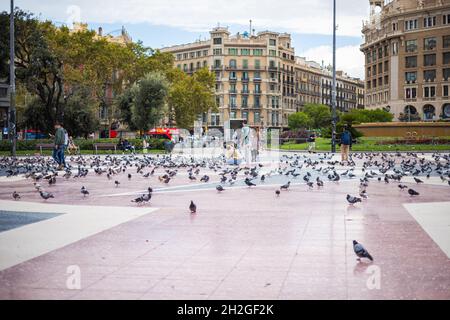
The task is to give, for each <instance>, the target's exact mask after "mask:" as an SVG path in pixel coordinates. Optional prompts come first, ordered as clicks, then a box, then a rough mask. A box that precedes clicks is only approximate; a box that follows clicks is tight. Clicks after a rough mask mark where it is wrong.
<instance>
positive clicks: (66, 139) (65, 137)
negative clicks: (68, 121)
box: [64, 129, 69, 146]
mask: <svg viewBox="0 0 450 320" xmlns="http://www.w3.org/2000/svg"><path fill="white" fill-rule="evenodd" d="M64 145H65V146H68V145H69V134H68V133H67V130H66V129H64Z"/></svg>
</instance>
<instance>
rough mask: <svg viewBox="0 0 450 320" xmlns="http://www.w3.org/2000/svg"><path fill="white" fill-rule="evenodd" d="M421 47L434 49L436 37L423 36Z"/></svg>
mask: <svg viewBox="0 0 450 320" xmlns="http://www.w3.org/2000/svg"><path fill="white" fill-rule="evenodd" d="M423 48H424V49H425V50H434V48H436V37H431V38H425V39H424V46H423Z"/></svg>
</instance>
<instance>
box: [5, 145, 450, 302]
mask: <svg viewBox="0 0 450 320" xmlns="http://www.w3.org/2000/svg"><path fill="white" fill-rule="evenodd" d="M203 152H205V151H203ZM442 155H444V154H442ZM202 156H203V157H206V158H204V159H206V160H205V162H204V164H205V165H203V166H202V165H200V164H201V163H202V160H201V159H202V158H201V157H202ZM212 156H216V157H217V156H218V155H215V154H207V153H206V154H205V153H204V154H203V155H202V154H198V152H197V153H196V154H195V155H194V157H193V158H195V159H194V161H195V162H196V163H197V164H199V165H198V166H196V167H195V168H197V169H199V171H198V173H197V174H195V173H194V174H193V175H194V176H195V177H196V180H193V179H192V180H191V179H189V178H188V168H189V166H184V165H180V164H181V163H183V161H192V160H193V159H192V158H191V155H190V154H189V153H183V154H176V155H173V156H172V160H173V163H176V164H177V166H176V167H171V168H168V167H164V165H157V164H156V163H155V162H152V163H151V164H149V165H148V166H146V167H145V168H144V169H143V170H142V172H141V173H137V169H136V166H135V164H137V163H138V162H139V160H137V159H143V156H137V157H136V158H134V157H131V156H128V155H125V156H122V155H117V156H114V157H116V158H118V159H121V160H120V161H122V162H121V165H123V166H126V169H125V171H120V172H119V173H117V174H115V175H114V176H113V177H112V178H111V179H108V178H107V177H106V173H103V174H96V173H95V172H94V169H95V167H96V166H89V163H90V161H91V162H92V161H93V160H92V159H93V156H83V158H85V163H83V164H82V165H81V166H84V167H86V168H88V170H89V174H87V175H86V177H81V178H74V177H70V178H68V179H66V178H64V177H63V175H64V172H63V171H60V172H58V176H57V178H56V179H57V180H56V183H55V184H54V185H51V186H49V185H48V183H47V181H46V180H45V179H42V180H41V181H40V182H39V184H40V185H41V186H42V188H43V189H45V191H47V192H51V193H52V194H53V195H54V198H50V199H48V200H43V199H42V198H41V196H40V194H39V192H37V191H36V186H35V185H34V184H33V182H34V181H33V179H32V178H26V177H25V175H24V174H18V175H14V176H11V177H6V175H3V176H1V177H0V225H1V227H2V228H0V299H450V259H449V257H450V197H449V196H450V186H449V184H448V183H447V182H444V181H442V180H441V178H440V177H439V175H438V174H435V173H432V174H431V175H430V177H429V178H427V177H426V176H425V174H420V175H418V176H417V177H419V178H420V179H421V180H423V183H420V184H417V183H416V182H415V181H414V179H413V176H412V175H407V176H405V177H403V178H402V180H401V184H403V185H406V186H408V187H409V188H413V189H414V190H416V191H418V192H419V193H420V195H419V196H414V197H412V196H410V195H409V194H408V192H407V191H404V190H400V189H399V187H398V184H399V183H398V182H396V181H394V180H391V181H389V183H386V182H385V181H384V179H383V178H384V174H382V173H380V172H379V167H376V166H373V167H366V168H364V167H363V163H364V162H365V161H368V158H367V155H360V157H358V156H354V157H353V160H354V161H355V165H354V166H353V167H349V166H342V165H341V164H340V163H338V162H337V161H336V160H339V158H338V157H337V156H334V157H333V156H331V155H329V154H327V155H325V154H307V153H296V154H295V153H286V154H280V153H270V152H266V153H263V154H262V155H261V162H260V163H259V164H252V165H250V166H249V167H248V168H245V165H241V168H243V169H242V170H241V171H239V173H238V174H237V177H236V179H235V182H234V183H233V184H232V185H230V183H229V182H228V181H227V182H222V186H223V187H224V188H225V191H223V192H218V191H217V190H216V186H217V185H218V184H220V183H221V181H220V180H221V177H222V176H221V175H219V173H221V172H223V171H222V170H232V169H233V167H228V166H227V165H225V164H222V163H221V162H220V160H219V158H215V159H214V160H211V159H212V158H211V157H212ZM447 156H448V154H447ZM147 157H148V158H150V157H151V158H152V159H156V155H151V156H150V155H149V156H147ZM163 157H164V156H162V155H161V156H160V157H159V158H160V159H162V158H163ZM370 157H372V158H371V162H372V164H373V163H374V161H376V160H378V161H379V162H380V161H381V160H380V159H381V155H380V154H375V155H371V156H370ZM385 157H386V158H389V159H393V160H394V161H395V162H396V163H397V165H399V164H400V163H401V161H407V159H410V161H414V160H418V161H420V159H423V161H435V159H433V155H432V154H418V155H415V156H413V155H406V154H402V155H395V154H390V155H387V156H385ZM89 158H91V160H89ZM100 159H102V160H101V162H102V163H105V162H106V158H105V156H101V157H100ZM183 159H184V160H183ZM278 159H280V160H281V161H280V162H278ZM71 160H72V161H71V162H70V163H71V165H72V167H73V168H74V169H73V170H72V171H73V173H76V172H77V169H76V168H77V166H79V165H80V164H79V163H80V161H79V160H77V159H76V158H75V157H73V158H72V159H71ZM77 161H78V162H79V163H78V164H77V163H76V162H77ZM152 161H155V160H152ZM438 161H441V163H442V164H443V165H448V161H445V160H444V159H442V158H440V160H438ZM127 162H128V163H127ZM418 163H419V162H418ZM97 164H98V162H97ZM116 164H117V163H116ZM253 167H254V168H255V169H254V171H253V172H255V171H256V172H257V174H258V175H257V176H256V177H254V179H253V180H252V181H253V182H254V183H255V184H256V186H255V187H248V186H247V185H246V184H245V183H244V179H245V178H246V177H248V176H249V174H251V172H252V170H251V168H253ZM195 168H194V170H195ZM291 168H296V169H295V170H296V171H295V172H296V173H298V174H299V175H298V176H297V177H293V176H287V175H286V172H288V171H289V170H290V169H291ZM319 168H322V169H325V168H332V169H330V172H329V173H331V172H332V171H336V173H337V174H338V175H340V177H341V179H340V180H339V181H330V180H329V179H327V175H328V174H329V173H328V174H327V173H324V171H323V170H322V169H321V170H319ZM350 168H353V170H352V172H353V173H354V175H355V177H353V178H349V177H348V175H345V174H344V173H345V172H346V171H348V170H349V169H350ZM153 169H155V171H154V174H153V175H150V176H149V177H147V178H146V177H144V176H143V175H144V174H145V173H147V172H150V171H151V170H153ZM174 170H177V172H176V175H174V176H173V177H172V179H171V180H170V182H169V183H167V184H166V183H164V182H163V181H161V180H160V179H159V178H158V177H161V176H163V175H164V174H166V173H167V172H168V171H174ZM3 172H4V171H3ZM369 172H372V173H376V175H374V176H373V177H371V178H370V179H368V181H369V182H368V187H367V188H366V190H367V196H368V199H363V200H362V202H360V203H357V204H355V205H349V203H348V202H347V200H346V195H347V194H350V195H353V196H358V192H359V190H360V183H361V181H360V179H361V178H363V177H364V176H365V175H367V174H368V173H369ZM307 173H310V175H311V181H314V182H315V181H316V178H317V177H319V178H320V179H321V180H323V181H324V186H323V187H320V188H319V187H317V186H316V185H314V187H312V188H310V187H308V186H307V184H306V182H305V181H304V179H303V177H304V176H305V175H306V174H307ZM372 173H370V174H371V175H372ZM389 173H392V172H391V171H389V172H387V173H386V174H389ZM128 174H131V177H129V176H128ZM204 175H207V176H208V177H209V178H210V180H209V181H208V182H203V181H200V179H201V177H203V176H204ZM262 175H264V176H265V178H266V179H265V180H264V181H261V176H262ZM378 177H381V179H380V180H381V181H378V180H379V179H378ZM116 180H117V181H118V182H120V184H119V185H118V186H116V184H115V183H114V181H116ZM288 181H291V185H290V187H289V189H288V190H286V191H283V190H282V191H281V194H280V195H279V196H277V195H276V194H275V191H276V190H279V188H280V186H281V185H283V184H285V183H286V182H288ZM82 186H84V187H85V188H86V189H87V190H88V191H89V195H87V196H83V195H82V194H81V193H80V188H81V187H82ZM148 187H152V189H153V193H152V198H151V200H150V201H149V202H148V203H145V204H141V205H139V204H136V203H134V202H132V200H133V199H135V198H136V197H138V196H139V195H141V194H143V193H146V192H147V191H146V190H147V189H148ZM13 191H16V192H17V193H18V194H20V196H21V199H20V200H17V201H15V200H13V199H12V197H11V194H12V193H13ZM191 200H192V201H194V202H195V204H196V205H197V213H195V214H191V213H190V211H189V208H188V207H189V203H190V201H191ZM353 240H357V241H358V242H360V243H362V244H363V245H364V246H365V248H366V249H367V250H368V251H370V254H371V255H372V256H373V257H374V261H373V262H371V261H369V260H368V259H362V260H361V261H358V260H357V257H356V255H355V253H354V251H353V244H352V241H353ZM77 284H78V286H77Z"/></svg>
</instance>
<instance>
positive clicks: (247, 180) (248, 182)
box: [244, 178, 256, 187]
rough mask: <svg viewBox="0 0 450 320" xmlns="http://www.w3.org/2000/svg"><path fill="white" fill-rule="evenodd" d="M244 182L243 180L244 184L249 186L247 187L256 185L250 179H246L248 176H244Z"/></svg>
mask: <svg viewBox="0 0 450 320" xmlns="http://www.w3.org/2000/svg"><path fill="white" fill-rule="evenodd" d="M244 182H245V184H246V185H247V186H249V187H255V186H256V184H254V183H253V182H251V181H250V179H248V178H246V179H245V180H244Z"/></svg>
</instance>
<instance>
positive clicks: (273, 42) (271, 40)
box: [269, 39, 277, 46]
mask: <svg viewBox="0 0 450 320" xmlns="http://www.w3.org/2000/svg"><path fill="white" fill-rule="evenodd" d="M276 45H277V40H276V39H269V46H276Z"/></svg>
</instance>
